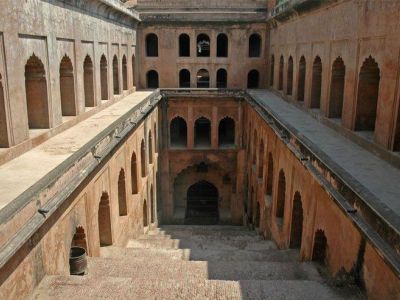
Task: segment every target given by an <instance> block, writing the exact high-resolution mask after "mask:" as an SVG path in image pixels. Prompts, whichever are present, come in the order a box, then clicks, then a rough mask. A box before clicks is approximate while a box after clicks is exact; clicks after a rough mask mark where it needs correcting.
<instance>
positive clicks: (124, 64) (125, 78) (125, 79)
mask: <svg viewBox="0 0 400 300" xmlns="http://www.w3.org/2000/svg"><path fill="white" fill-rule="evenodd" d="M122 88H123V90H124V91H126V90H127V89H128V62H127V60H126V56H125V55H124V56H123V57H122Z"/></svg>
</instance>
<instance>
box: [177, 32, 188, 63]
mask: <svg viewBox="0 0 400 300" xmlns="http://www.w3.org/2000/svg"><path fill="white" fill-rule="evenodd" d="M179 56H180V57H189V56H190V37H189V35H187V34H186V33H182V34H181V35H180V36H179Z"/></svg>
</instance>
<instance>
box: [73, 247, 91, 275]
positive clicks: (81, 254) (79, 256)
mask: <svg viewBox="0 0 400 300" xmlns="http://www.w3.org/2000/svg"><path fill="white" fill-rule="evenodd" d="M86 270H87V258H86V250H85V249H84V248H82V247H76V246H73V247H71V250H70V252H69V272H70V274H71V275H84V274H85V273H86Z"/></svg>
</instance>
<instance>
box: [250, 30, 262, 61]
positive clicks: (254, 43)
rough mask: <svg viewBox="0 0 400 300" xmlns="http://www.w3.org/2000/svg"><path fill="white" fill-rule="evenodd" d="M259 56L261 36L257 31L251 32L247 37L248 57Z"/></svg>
mask: <svg viewBox="0 0 400 300" xmlns="http://www.w3.org/2000/svg"><path fill="white" fill-rule="evenodd" d="M260 56H261V37H260V35H259V34H257V33H253V34H252V35H251V36H250V38H249V57H260Z"/></svg>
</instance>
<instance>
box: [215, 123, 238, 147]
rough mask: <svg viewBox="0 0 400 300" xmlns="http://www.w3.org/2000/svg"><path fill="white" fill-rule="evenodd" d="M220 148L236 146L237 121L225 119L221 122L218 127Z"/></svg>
mask: <svg viewBox="0 0 400 300" xmlns="http://www.w3.org/2000/svg"><path fill="white" fill-rule="evenodd" d="M218 144H219V147H232V146H235V121H234V120H233V119H232V118H229V117H225V118H223V119H222V120H221V121H220V122H219V126H218Z"/></svg>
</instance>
